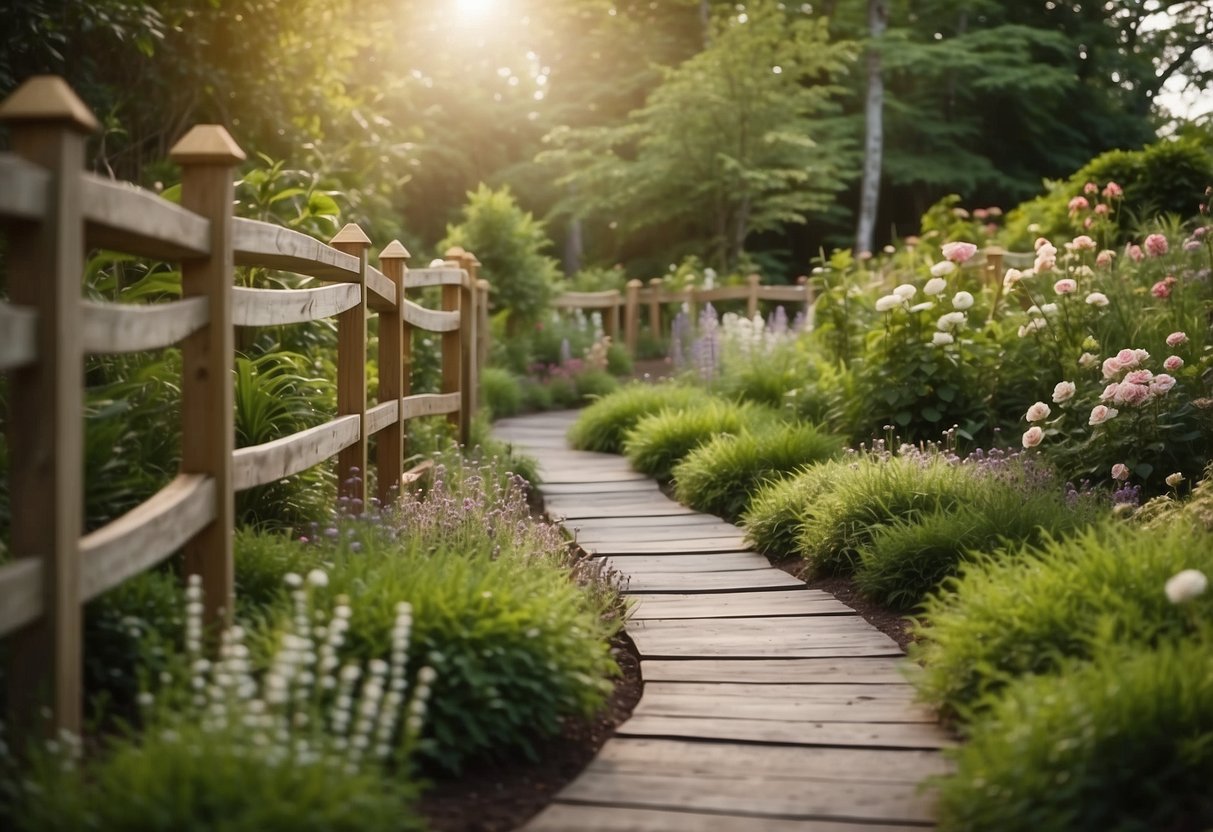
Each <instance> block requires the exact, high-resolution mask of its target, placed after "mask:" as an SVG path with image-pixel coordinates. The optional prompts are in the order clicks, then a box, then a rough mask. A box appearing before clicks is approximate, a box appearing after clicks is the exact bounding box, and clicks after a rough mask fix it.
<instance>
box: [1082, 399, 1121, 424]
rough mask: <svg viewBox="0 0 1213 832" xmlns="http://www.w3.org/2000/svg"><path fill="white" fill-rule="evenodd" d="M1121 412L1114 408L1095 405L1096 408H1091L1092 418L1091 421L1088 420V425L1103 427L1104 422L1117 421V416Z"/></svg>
mask: <svg viewBox="0 0 1213 832" xmlns="http://www.w3.org/2000/svg"><path fill="white" fill-rule="evenodd" d="M1119 412H1120V411H1118V410H1117V409H1116V408H1114V407H1108V406H1107V405H1103V404H1097V405H1095V407H1093V408H1091V417H1090V418H1089V419H1087V424H1088V425H1102V424H1103V423H1104V422H1106V421H1108V420H1109V419H1115V418H1116V416H1117V415H1118V414H1119Z"/></svg>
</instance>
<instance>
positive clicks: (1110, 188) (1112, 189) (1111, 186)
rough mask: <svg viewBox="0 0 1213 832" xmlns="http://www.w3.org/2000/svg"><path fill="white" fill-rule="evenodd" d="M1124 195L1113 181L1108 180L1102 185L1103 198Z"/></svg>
mask: <svg viewBox="0 0 1213 832" xmlns="http://www.w3.org/2000/svg"><path fill="white" fill-rule="evenodd" d="M1124 195H1125V192H1124V191H1123V190H1122V189H1121V187H1120V186H1119V185H1117V184H1116V183H1115V182H1109V183H1108V184H1107V185H1104V187H1103V197H1104V199H1120V198H1121V197H1122V196H1124Z"/></svg>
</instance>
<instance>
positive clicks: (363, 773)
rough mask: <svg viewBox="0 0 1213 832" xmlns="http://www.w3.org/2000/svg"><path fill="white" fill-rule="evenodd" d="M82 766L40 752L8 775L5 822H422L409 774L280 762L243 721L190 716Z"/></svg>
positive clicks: (48, 831)
mask: <svg viewBox="0 0 1213 832" xmlns="http://www.w3.org/2000/svg"><path fill="white" fill-rule="evenodd" d="M84 773H85V774H86V775H87V776H81V771H80V769H79V768H78V767H76V766H71V765H66V764H65V761H64V759H63V758H62V756H61V755H47V754H41V755H36V756H35V757H34V761H33V762H32V763H31V764H30V766H29V768H28V769H26V770H25V771H23V772H22V773H21V775H20V776H19V777H14V778H13V779H12V780H11V781H10V782H11V784H12V785H10V787H9V788H10V789H11V792H10V794H9V795H8V796H7V797H8V800H7V801H5V800H3V799H0V825H3V826H4V828H5V829H10V830H13V832H77V830H82V829H91V830H97V832H163V830H168V829H173V830H183V832H193V830H198V832H202V830H213V829H223V830H225V832H288V830H289V831H290V832H294V830H299V832H309V831H311V830H314V832H322V830H323V832H346V831H348V832H377V831H378V830H383V832H387V831H388V830H391V831H392V832H396V830H412V829H422V828H424V826H423V824H422V823H421V821H420V819H419V818H418V817H417V815H415V814H414V813H413V812H412V811H411V810H410V807H409V803H410V802H411V800H412V799H413V798H414V797H415V795H416V788H415V787H414V786H412V785H410V784H409V783H408V781H407V780H406V779H404V778H402V777H400V776H398V775H397V776H389V775H386V774H384V773H383V772H382V771H380V770H376V769H370V768H368V769H356V770H354V771H352V772H351V771H347V770H346V768H345V767H344V766H342V765H337V764H334V763H332V762H329V761H315V762H301V761H300V760H299V759H298V758H297V757H296V758H295V759H292V760H289V761H286V760H284V761H277V762H272V761H271V760H269V759H267V755H266V754H265V753H264V752H259V751H258V749H257V748H256V747H255V746H252V745H251V743H250V742H249V738H248V732H247V730H246V729H245V728H244V726H238V727H237V726H233V727H232V728H231V729H229V730H226V731H213V730H212V731H207V730H203V729H202V728H201V727H199V726H197V725H191V724H189V723H188V722H185V721H182V722H181V723H180V724H178V725H175V726H174V727H173V728H172V729H171V730H168V729H165V730H163V731H155V732H149V733H147V734H146V735H145V736H144V737H143V738H142V739H140V740H136V739H118V740H115V741H114V742H112V743H111V744H110V745H109V747H107V748H106V749H105V751H104V756H103V757H102V758H101V759H99V760H97V761H96V762H94V763H90V764H89V765H87V766H86V767H85V768H84ZM5 802H8V804H9V805H7V806H4V805H3V804H4V803H5ZM6 814H7V815H8V817H7V818H6V817H5V815H6Z"/></svg>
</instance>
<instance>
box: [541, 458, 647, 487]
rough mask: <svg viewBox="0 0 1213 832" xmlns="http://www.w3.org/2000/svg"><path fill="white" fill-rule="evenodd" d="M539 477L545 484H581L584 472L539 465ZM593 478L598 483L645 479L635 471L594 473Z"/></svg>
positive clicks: (578, 469) (580, 469) (576, 469)
mask: <svg viewBox="0 0 1213 832" xmlns="http://www.w3.org/2000/svg"><path fill="white" fill-rule="evenodd" d="M539 477H540V479H541V480H542V481H543V482H545V483H547V482H583V481H584V480H585V470H584V469H582V468H551V467H549V466H546V465H544V464H543V463H542V462H540V463H539ZM594 478H595V479H596V480H597V481H599V482H627V481H633V482H639V481H643V480H644V479H645V476H644V474H637V473H636V472H635V471H630V470H623V469H621V470H618V471H610V470H603V471H596V472H595V473H594Z"/></svg>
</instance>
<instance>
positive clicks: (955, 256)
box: [943, 243, 977, 264]
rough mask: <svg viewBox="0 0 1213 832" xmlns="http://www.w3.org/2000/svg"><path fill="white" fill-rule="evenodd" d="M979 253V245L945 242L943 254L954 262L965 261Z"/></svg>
mask: <svg viewBox="0 0 1213 832" xmlns="http://www.w3.org/2000/svg"><path fill="white" fill-rule="evenodd" d="M976 253H977V246H975V245H973V244H972V243H944V244H943V256H944V258H945V259H947V260H951V261H952V262H953V263H957V264H960V263H965V262H967V261H968V260H969V258H971V257H972V256H973V255H974V254H976Z"/></svg>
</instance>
